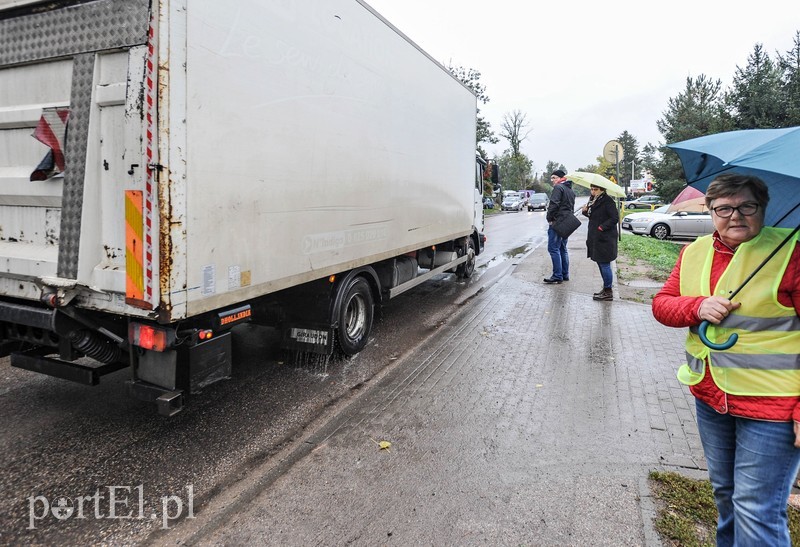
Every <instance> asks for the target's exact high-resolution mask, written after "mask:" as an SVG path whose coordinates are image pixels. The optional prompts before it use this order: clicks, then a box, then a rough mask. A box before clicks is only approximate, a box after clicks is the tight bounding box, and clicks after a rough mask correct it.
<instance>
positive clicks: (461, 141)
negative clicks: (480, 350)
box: [0, 0, 483, 357]
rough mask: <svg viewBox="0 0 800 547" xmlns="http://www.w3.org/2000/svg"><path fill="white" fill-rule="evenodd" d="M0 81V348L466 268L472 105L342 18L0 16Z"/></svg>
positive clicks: (304, 14)
mask: <svg viewBox="0 0 800 547" xmlns="http://www.w3.org/2000/svg"><path fill="white" fill-rule="evenodd" d="M0 81H2V82H3V84H2V87H0V299H2V300H0V303H2V302H6V303H8V305H7V306H6V307H5V310H6V311H2V307H0V324H5V331H6V334H5V339H6V340H11V339H14V338H24V336H23V335H25V336H27V337H28V338H30V333H29V332H27V333H26V332H23V330H24V329H22V328H21V327H13V326H14V325H22V324H24V323H26V322H27V323H35V322H37V321H45V323H47V321H48V320H43V319H41V318H39V319H35V320H34V319H30V318H29V319H24V320H21V319H19V318H20V317H23V316H25V317H28V316H30V317H33V316H36V317H39V316H38V315H37V314H38V313H39V307H41V306H45V307H46V308H47V309H56V310H60V311H61V313H62V314H63V315H67V316H68V317H70V321H71V322H72V323H74V324H75V325H82V327H83V328H86V329H89V330H91V331H93V332H99V333H100V334H101V336H102V337H104V339H103V343H111V344H116V345H117V346H120V347H121V348H122V349H123V350H124V349H125V345H126V344H127V339H128V334H129V333H128V332H127V327H125V329H123V328H122V322H121V319H122V318H125V320H126V321H128V320H130V319H140V320H142V321H153V322H156V323H160V324H163V325H174V324H175V323H176V322H178V321H185V320H187V319H191V318H195V317H201V316H204V315H207V314H214V313H216V314H219V312H220V310H229V309H232V308H234V307H240V306H242V305H246V304H249V303H251V302H253V300H254V299H258V298H262V297H264V296H265V295H270V294H279V293H280V292H281V291H285V290H287V289H292V288H295V287H304V286H305V284H309V283H314V282H316V281H318V280H321V279H325V278H328V277H329V276H333V275H337V274H343V273H345V272H353V271H354V270H357V269H358V268H366V267H370V268H371V267H372V265H375V264H384V263H386V262H387V261H392V260H395V261H396V260H397V258H398V257H402V256H404V255H408V256H412V255H413V256H414V259H415V260H418V259H417V257H416V253H418V252H419V251H420V250H421V249H425V248H428V247H431V248H432V247H435V246H436V245H440V248H442V249H445V250H447V251H452V253H454V254H453V255H448V256H447V258H448V259H449V258H454V257H456V256H459V257H460V256H463V254H464V252H466V250H467V247H466V246H465V244H464V245H462V243H457V242H464V241H469V242H470V245H471V246H472V247H473V248H477V252H480V243H482V241H479V234H481V232H482V229H483V217H482V214H483V212H482V206H481V203H480V196H481V194H482V182H481V180H480V176H478V177H476V163H475V114H476V99H475V96H474V94H473V93H472V92H471V91H470V90H469V89H468V88H466V87H465V86H464V85H463V84H462V83H461V82H460V81H458V80H457V79H455V78H454V77H453V76H452V75H451V74H450V73H449V72H448V71H447V70H446V69H445V68H444V67H442V66H441V65H440V64H439V63H437V62H435V61H434V60H433V59H432V58H430V57H429V56H428V55H427V54H426V53H424V52H423V51H422V50H421V49H419V48H418V47H417V46H416V45H415V44H413V43H412V42H411V41H410V40H408V39H407V38H406V37H405V36H404V35H403V34H402V33H401V32H399V31H398V30H397V29H396V28H394V27H393V26H392V25H391V24H390V23H388V22H387V21H386V20H384V19H383V18H382V17H380V16H379V15H378V14H377V13H376V12H375V11H374V10H372V9H371V8H370V7H369V6H368V5H367V4H366V3H364V2H361V1H357V0H316V1H312V0H309V1H298V2H261V1H242V2H235V3H223V2H214V1H211V0H191V1H190V0H160V1H159V0H152V1H151V0H97V1H85V2H84V1H75V0H72V1H58V0H56V1H52V2H46V3H41V2H29V1H26V0H0ZM444 262H447V260H438V262H436V263H434V260H433V259H430V266H429V267H430V268H431V269H433V268H435V267H437V266H439V265H440V264H441V263H444ZM393 264H394V266H393V267H395V268H400V267H401V266H397V263H396V262H395V263H393ZM418 264H419V262H415V267H416V266H417V265H418ZM461 264H463V260H462V261H461ZM403 267H405V266H403ZM462 267H463V266H462ZM378 269H379V268H378ZM415 275H416V274H414V276H415ZM376 278H377V279H379V280H380V278H381V275H379V274H376ZM376 283H377V284H380V281H377V282H376ZM390 288H391V287H385V286H382V287H379V289H382V290H384V289H385V290H388V289H390ZM378 300H379V298H378ZM284 302H285V299H284ZM25 306H29V307H30V306H33V308H32V311H31V312H30V313H28V312H24V310H26V309H29V308H26V307H25ZM9 310H12V311H9ZM21 310H23V311H21ZM31 314H32V315H31ZM92 314H100V315H98V316H92ZM223 315H225V314H223ZM54 317H55V314H53V317H51V318H50V319H49V321H50V323H49V324H48V325H49V328H50V329H51V330H54V331H57V330H58V329H56V328H55V326H54V325H55V321H56V320H55V319H54ZM225 317H228V316H227V315H225ZM62 323H63V322H62ZM68 323H69V322H68ZM29 326H30V325H29ZM12 327H13V328H12ZM59 328H60V329H61V330H62V333H61V334H60V338H61V339H63V338H64V333H63V331H64V329H65V328H66V327H64V326H63V324H60V327H59ZM76 328H77V327H76ZM12 331H13V332H15V333H16V335H11V334H9V332H12ZM0 332H2V331H0ZM57 334H58V333H57ZM59 344H62V345H63V341H62V340H60V341H59ZM53 345H57V344H53ZM73 346H74V343H73ZM73 349H74V348H73ZM65 351H66V350H65V349H64V348H62V349H61V353H62V357H63V354H64V352H65ZM81 351H82V352H83V350H81ZM83 353H85V352H83Z"/></svg>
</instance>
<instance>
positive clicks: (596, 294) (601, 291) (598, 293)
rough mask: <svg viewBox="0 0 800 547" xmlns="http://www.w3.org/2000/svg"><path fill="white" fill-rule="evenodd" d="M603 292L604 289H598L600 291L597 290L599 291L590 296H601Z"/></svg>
mask: <svg viewBox="0 0 800 547" xmlns="http://www.w3.org/2000/svg"><path fill="white" fill-rule="evenodd" d="M603 291H605V288H603V289H600V290H599V291H597V292H596V293H593V294H592V296H601V295H602V294H603Z"/></svg>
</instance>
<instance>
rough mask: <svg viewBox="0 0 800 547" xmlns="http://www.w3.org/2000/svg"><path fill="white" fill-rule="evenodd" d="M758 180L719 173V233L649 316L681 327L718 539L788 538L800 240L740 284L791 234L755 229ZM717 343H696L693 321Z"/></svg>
mask: <svg viewBox="0 0 800 547" xmlns="http://www.w3.org/2000/svg"><path fill="white" fill-rule="evenodd" d="M768 202H769V194H768V191H767V187H766V185H765V184H764V183H763V182H762V181H761V180H760V179H758V178H756V177H750V176H742V175H722V176H720V177H718V178H717V179H716V180H714V181H713V182H712V183H711V184H710V185H709V186H708V190H707V191H706V205H707V206H708V208H709V209H710V210H711V212H712V213H711V216H712V220H713V222H714V227H715V228H716V231H715V232H714V234H712V235H711V236H705V237H702V238H699V239H698V240H697V241H695V242H694V243H692V244H691V245H688V246H687V247H685V248H684V249H683V250H682V251H681V255H680V257H679V258H678V262H677V263H676V264H675V268H674V269H673V270H672V273H671V274H670V277H669V279H668V280H667V282H666V283H665V284H664V287H663V288H662V289H661V291H659V293H658V294H657V295H656V296H655V297H654V299H653V315H654V316H655V318H656V319H657V320H658V321H659V322H661V323H663V324H665V325H667V326H671V327H689V332H688V334H687V338H686V357H687V364H686V365H683V366H682V367H681V369H680V371H679V372H678V378H679V379H680V380H681V382H683V383H685V384H688V385H689V386H690V388H689V389H690V391H691V393H692V395H694V396H695V398H696V407H697V426H698V430H699V432H700V438H701V440H702V443H703V452H704V454H705V457H706V461H707V462H708V474H709V478H710V480H711V484H712V486H713V488H714V498H715V501H716V504H717V509H718V511H719V520H718V522H717V545H771V546H772V545H787V546H788V545H790V539H789V530H788V520H787V513H786V504H787V501H788V498H789V493H790V491H791V487H792V484H793V482H794V480H795V478H796V476H797V472H798V469H800V448H798V447H800V318H799V317H798V316H799V315H800V314H799V313H798V310H800V248H799V247H798V245H797V236H796V235H795V236H794V237H793V238H792V240H791V241H790V242H789V243H788V244H786V245H784V246H783V247H782V248H781V250H780V251H779V252H778V253H777V254H776V255H775V256H774V257H773V258H772V259H770V261H769V262H768V263H767V265H766V266H765V267H764V268H763V269H762V270H761V271H759V272H758V273H757V274H756V275H755V276H754V277H753V278H752V280H751V281H749V282H747V284H746V285H745V286H744V288H742V289H741V291H740V292H739V293H738V294H737V295H736V297H735V301H731V300H729V299H728V298H727V296H730V295H731V294H732V293H733V292H735V291H736V289H737V288H739V287H740V286H741V285H742V283H743V282H744V281H745V280H746V279H747V277H748V276H749V274H750V273H751V272H753V271H754V270H755V269H756V268H757V267H758V266H759V264H761V262H763V260H764V259H765V258H766V256H768V255H769V253H770V252H771V251H772V250H773V249H775V248H776V247H777V245H778V244H779V243H780V242H781V241H782V240H783V238H784V237H785V236H786V235H787V234H788V233H789V232H790V231H789V230H786V229H779V228H769V227H764V225H763V224H764V211H765V209H766V207H767V203H768ZM704 320H707V321H709V322H710V323H711V324H712V326H711V327H710V328H709V329H708V337H709V339H711V340H712V341H713V342H716V343H720V342H724V341H725V340H727V339H728V336H729V335H730V333H731V332H736V333H737V334H738V335H739V340H738V342H737V343H736V344H735V345H733V346H732V347H731V348H729V349H726V350H715V349H712V348H709V347H707V346H706V345H705V344H703V343H702V341H700V338H699V336H698V326H699V325H700V323H701V322H702V321H704Z"/></svg>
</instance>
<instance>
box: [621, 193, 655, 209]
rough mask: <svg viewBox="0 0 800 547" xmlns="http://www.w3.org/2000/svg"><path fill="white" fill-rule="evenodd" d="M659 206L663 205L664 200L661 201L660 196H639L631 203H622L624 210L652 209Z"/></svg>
mask: <svg viewBox="0 0 800 547" xmlns="http://www.w3.org/2000/svg"><path fill="white" fill-rule="evenodd" d="M659 205H664V200H663V199H661V196H657V195H655V194H648V195H646V196H641V197H640V198H637V199H635V200H633V201H626V202H625V203H624V207H625V208H626V209H654V208H656V207H658V206H659Z"/></svg>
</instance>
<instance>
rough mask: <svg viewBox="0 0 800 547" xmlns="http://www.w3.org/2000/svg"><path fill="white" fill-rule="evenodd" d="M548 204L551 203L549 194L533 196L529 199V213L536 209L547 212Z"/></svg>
mask: <svg viewBox="0 0 800 547" xmlns="http://www.w3.org/2000/svg"><path fill="white" fill-rule="evenodd" d="M548 203H550V199H549V198H548V197H547V194H544V193H541V194H539V193H536V194H531V197H529V198H528V211H534V210H536V209H541V210H542V211H546V210H547V204H548Z"/></svg>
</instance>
